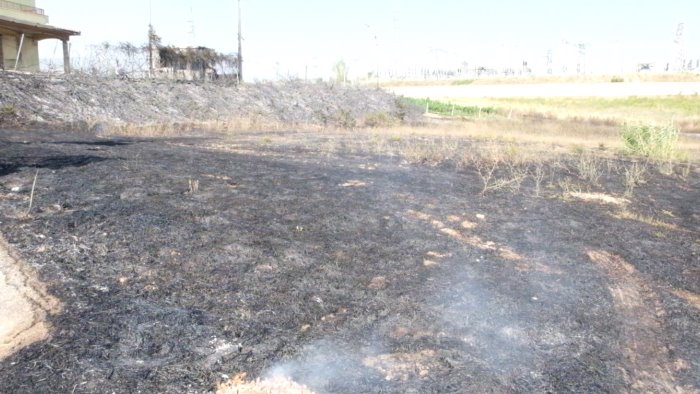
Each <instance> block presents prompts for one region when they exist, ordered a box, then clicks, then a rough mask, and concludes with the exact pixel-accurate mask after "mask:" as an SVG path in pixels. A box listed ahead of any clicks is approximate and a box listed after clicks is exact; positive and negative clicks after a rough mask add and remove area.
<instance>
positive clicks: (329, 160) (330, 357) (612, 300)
mask: <svg viewBox="0 0 700 394" xmlns="http://www.w3.org/2000/svg"><path fill="white" fill-rule="evenodd" d="M370 139H371V136H370V135H368V134H366V133H364V134H363V133H357V134H352V133H336V134H331V133H326V134H319V133H303V132H291V131H290V132H276V133H273V132H247V133H236V134H234V135H223V134H201V135H198V136H191V137H181V138H170V139H118V140H111V139H95V138H93V137H89V136H80V135H75V134H67V133H58V132H15V131H2V132H0V208H1V209H0V221H1V222H2V224H1V227H0V228H1V229H2V230H1V231H2V234H3V236H4V237H5V238H6V239H7V241H8V243H9V244H10V245H11V246H12V248H13V249H14V250H16V251H17V252H18V253H19V254H20V255H21V256H22V257H23V258H24V259H25V261H27V262H28V263H29V264H30V265H32V266H33V267H35V268H37V269H38V271H39V273H40V275H41V279H42V280H43V281H44V282H46V283H47V285H48V288H49V291H50V293H52V294H53V295H55V296H57V297H58V298H60V299H61V300H62V301H63V303H64V305H65V306H64V311H63V313H61V314H59V315H56V316H54V317H52V318H51V321H50V322H51V324H52V325H53V336H52V338H51V339H50V340H48V341H45V342H42V343H38V344H35V345H33V346H31V347H29V348H26V349H24V350H22V351H21V352H19V353H17V354H15V355H14V356H12V357H10V358H8V359H6V360H4V361H3V362H2V363H0V380H1V381H2V382H3V385H2V386H3V387H2V389H0V390H3V391H7V392H14V393H18V392H76V393H80V392H138V391H141V392H205V391H208V390H213V389H214V386H215V384H217V383H219V382H222V381H225V380H226V376H233V374H235V373H238V372H247V373H248V375H249V376H250V377H257V376H265V375H266V374H269V373H273V372H282V373H285V374H286V375H288V376H290V377H291V378H292V379H294V380H296V381H297V382H300V383H302V384H305V385H307V386H308V387H310V388H312V389H314V390H317V391H319V392H410V391H419V392H465V391H472V392H542V391H579V392H580V391H586V392H620V391H637V390H639V391H653V392H659V391H674V390H687V391H689V392H694V391H697V390H700V380H699V378H698V377H700V362H699V361H698V360H700V334H698V333H700V309H699V308H700V304H699V303H698V297H699V296H698V294H700V261H699V258H698V253H699V252H700V244H699V243H698V231H699V229H700V211H698V207H697V201H698V197H700V195H699V193H698V183H697V176H696V174H697V172H696V171H693V173H692V174H691V175H690V177H689V180H687V181H685V182H680V181H678V180H677V179H675V178H673V177H671V176H663V175H660V174H656V175H655V176H654V177H653V181H650V182H648V183H647V184H645V185H644V186H643V187H640V189H639V191H638V192H637V193H636V197H635V198H634V200H633V201H631V202H630V203H629V206H628V210H631V211H634V212H639V213H641V214H644V215H646V216H653V217H657V218H658V217H660V215H661V214H660V212H662V211H664V212H668V213H670V214H669V215H665V216H663V221H664V223H666V224H667V225H666V226H661V227H660V226H658V225H654V224H653V223H651V224H650V223H645V222H643V221H638V220H630V219H620V218H619V215H618V217H615V215H614V214H615V212H616V210H618V209H619V208H617V207H616V206H614V205H606V204H600V203H598V202H595V201H583V200H578V199H570V198H569V199H567V198H556V197H552V196H549V197H545V196H540V197H535V196H534V195H533V194H534V193H532V190H531V189H532V187H533V186H532V185H529V184H525V185H524V186H523V189H522V190H521V191H519V192H517V193H512V192H508V191H505V190H499V191H495V192H493V193H489V194H487V195H483V194H482V182H481V180H480V177H479V175H478V174H477V173H476V171H475V170H474V169H470V168H462V167H457V166H455V165H452V164H450V163H443V164H441V165H437V166H428V165H419V164H415V163H410V162H408V161H407V160H405V158H403V157H401V156H396V155H387V154H377V153H376V152H373V151H372V150H371V149H365V148H363V146H366V145H358V144H357V141H369V140H370ZM393 142H394V143H400V142H399V141H393ZM389 143H392V142H391V141H389ZM460 143H463V144H478V142H475V141H461V142H460ZM36 169H38V170H39V173H38V182H37V189H36V193H35V196H34V211H33V212H31V213H30V215H29V216H26V215H24V212H25V211H26V208H27V204H28V198H29V191H30V188H31V181H32V180H33V177H34V174H35V171H36ZM552 171H558V170H557V169H556V168H554V169H552ZM560 171H563V172H566V169H560ZM191 181H197V182H196V183H194V184H195V185H196V186H193V182H191ZM606 181H609V183H610V184H613V180H606V179H604V180H603V184H605V182H606ZM614 191H616V192H621V190H619V188H618V190H614Z"/></svg>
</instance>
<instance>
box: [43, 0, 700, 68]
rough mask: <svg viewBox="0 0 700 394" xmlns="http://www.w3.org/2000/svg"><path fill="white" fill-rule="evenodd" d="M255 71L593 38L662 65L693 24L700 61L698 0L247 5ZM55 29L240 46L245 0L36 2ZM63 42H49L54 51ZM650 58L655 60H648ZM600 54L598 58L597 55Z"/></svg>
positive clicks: (440, 56) (466, 57)
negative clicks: (681, 28)
mask: <svg viewBox="0 0 700 394" xmlns="http://www.w3.org/2000/svg"><path fill="white" fill-rule="evenodd" d="M241 4H242V9H243V35H244V38H245V41H244V47H243V54H244V60H245V65H246V74H247V76H249V77H251V78H254V77H258V78H267V77H273V76H274V75H275V74H294V75H299V76H303V73H304V72H305V71H307V72H308V73H309V74H311V75H310V76H316V75H317V74H318V76H327V75H329V74H330V70H331V66H332V64H333V63H334V62H336V61H338V60H340V59H344V60H345V61H346V62H347V63H348V64H349V65H350V68H351V69H353V68H354V70H353V71H357V70H359V69H362V71H363V72H364V71H365V70H366V69H370V70H371V69H374V68H377V67H379V68H391V67H408V66H409V65H412V64H419V65H428V64H439V63H442V64H452V63H457V64H459V63H460V62H463V61H465V62H469V64H471V65H475V64H477V63H480V62H482V63H483V62H486V61H488V60H489V59H496V61H501V59H511V58H513V59H515V58H517V59H520V58H523V60H529V61H530V62H531V63H534V62H536V61H539V60H541V59H543V58H544V57H545V56H546V52H547V49H548V48H556V47H563V46H566V45H567V44H566V42H569V43H585V44H586V45H587V47H588V48H589V49H588V51H589V52H590V54H591V62H595V61H602V60H603V59H606V60H610V61H613V62H614V61H616V59H615V57H619V58H625V59H627V58H630V59H631V58H634V60H635V61H656V60H657V59H658V58H661V57H663V56H666V57H668V56H670V55H671V54H672V53H674V49H673V40H674V37H675V32H676V26H677V25H678V23H679V22H685V40H686V42H687V50H686V53H688V56H690V57H693V58H700V50H698V49H699V47H698V45H700V22H696V21H699V20H700V19H699V18H700V1H699V0H665V1H658V0H636V1H633V0H586V1H576V2H574V1H564V0H559V1H555V0H532V1H522V0H500V1H498V0H490V1H484V0H480V1H458V0H442V1H440V0H434V1H426V0H422V1H418V0H353V1H341V0H297V1H284V0H241ZM37 6H38V7H42V8H44V9H46V12H47V14H48V15H49V17H50V24H52V25H56V26H60V27H65V28H70V29H75V30H80V31H81V32H82V36H81V37H76V38H74V39H73V40H72V43H73V46H72V50H73V56H80V53H81V51H83V50H84V48H85V47H86V46H88V45H92V44H98V43H101V42H104V41H109V42H112V43H117V42H122V41H129V42H132V43H145V42H146V41H147V39H146V37H147V30H148V23H149V20H150V21H152V23H153V25H154V27H155V29H156V31H157V33H158V34H159V35H160V36H161V37H163V41H164V43H165V44H172V45H176V46H188V45H197V46H199V45H201V46H208V47H212V48H215V49H217V50H218V51H220V52H225V53H231V52H235V51H236V46H237V44H236V34H237V10H236V0H227V1H215V0H198V1H194V0H152V1H148V0H121V1H95V0H37ZM57 47H58V48H59V49H58V53H60V45H57V44H56V43H55V42H50V41H49V42H47V43H45V44H43V45H42V50H43V52H44V56H51V55H52V54H53V53H54V51H55V50H56V48H57ZM647 58H648V59H647ZM596 59H598V60H596Z"/></svg>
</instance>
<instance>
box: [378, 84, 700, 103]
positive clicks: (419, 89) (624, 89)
mask: <svg viewBox="0 0 700 394" xmlns="http://www.w3.org/2000/svg"><path fill="white" fill-rule="evenodd" d="M388 90H390V91H392V92H394V93H396V94H398V95H403V96H408V97H420V98H424V97H431V98H436V99H437V98H448V97H454V98H459V97H461V98H465V97H629V96H640V97H644V96H674V95H677V94H682V95H697V94H698V93H700V82H631V83H546V84H517V85H508V84H503V85H461V86H401V87H394V88H389V89H388Z"/></svg>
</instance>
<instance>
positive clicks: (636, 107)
mask: <svg viewBox="0 0 700 394" xmlns="http://www.w3.org/2000/svg"><path fill="white" fill-rule="evenodd" d="M444 100H446V101H449V102H452V103H455V104H458V105H463V106H479V107H493V108H496V109H497V110H498V111H499V112H500V113H501V114H503V115H505V116H510V117H512V116H518V117H534V118H545V119H559V120H564V121H567V122H579V123H580V122H587V123H596V124H601V125H608V126H618V125H622V124H625V123H636V122H644V123H652V124H669V122H672V123H673V124H674V125H675V126H677V127H678V128H679V129H681V130H683V131H694V132H697V131H700V96H662V97H608V98H604V97H556V98H469V97H464V98H454V97H451V98H445V99H444Z"/></svg>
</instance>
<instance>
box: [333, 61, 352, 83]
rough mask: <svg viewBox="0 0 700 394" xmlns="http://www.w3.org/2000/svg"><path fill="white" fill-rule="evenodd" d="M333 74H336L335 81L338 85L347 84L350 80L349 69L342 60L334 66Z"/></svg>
mask: <svg viewBox="0 0 700 394" xmlns="http://www.w3.org/2000/svg"><path fill="white" fill-rule="evenodd" d="M333 74H335V81H336V82H338V83H346V82H347V80H348V67H347V65H346V64H345V60H342V59H341V60H340V61H339V62H337V63H336V64H334V65H333Z"/></svg>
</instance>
